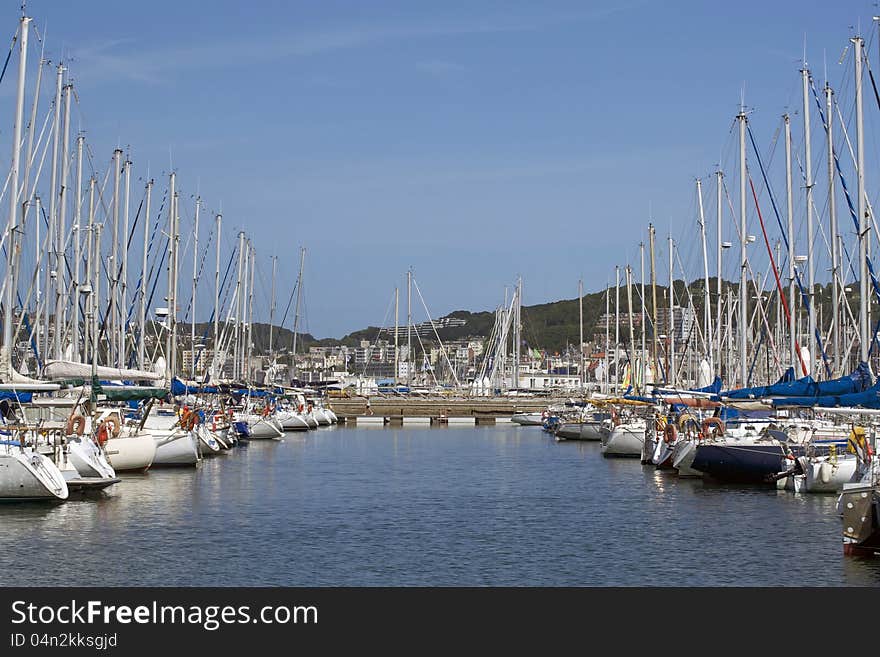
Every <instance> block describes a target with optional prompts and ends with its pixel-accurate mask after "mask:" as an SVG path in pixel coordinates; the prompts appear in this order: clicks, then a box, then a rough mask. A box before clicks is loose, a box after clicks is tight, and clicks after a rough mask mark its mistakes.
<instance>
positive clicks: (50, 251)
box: [13, 64, 64, 362]
mask: <svg viewBox="0 0 880 657" xmlns="http://www.w3.org/2000/svg"><path fill="white" fill-rule="evenodd" d="M63 79H64V66H63V65H61V64H59V65H58V67H57V70H56V75H55V118H54V123H53V124H52V125H53V127H52V178H51V182H50V183H49V186H50V193H49V226H48V229H47V231H46V235H47V237H46V252H47V256H49V255H51V259H50V258H49V257H47V258H46V277H45V285H44V286H43V361H44V362H45V361H46V360H47V359H48V357H49V316H50V313H49V300H50V299H51V298H52V289H53V277H52V272H53V271H57V270H58V251H57V244H56V236H55V217H56V214H55V212H56V207H55V206H56V195H55V190H56V189H58V140H59V139H60V137H61V89H62V86H63ZM16 143H17V142H16ZM13 196H14V195H13ZM38 219H39V217H38ZM37 223H39V221H38V222H37ZM53 267H54V269H53ZM56 323H57V318H56Z"/></svg>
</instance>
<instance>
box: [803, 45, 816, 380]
mask: <svg viewBox="0 0 880 657" xmlns="http://www.w3.org/2000/svg"><path fill="white" fill-rule="evenodd" d="M801 79H802V80H803V100H804V149H805V157H804V159H805V162H804V171H805V175H806V183H805V184H806V191H807V281H808V284H809V286H810V291H809V293H808V294H807V300H808V301H809V303H810V305H809V307H808V308H807V313H808V317H809V319H808V323H809V328H808V331H809V335H808V336H807V345H809V346H808V348H807V354H809V359H810V370H811V371H812V370H815V369H816V358H815V357H814V355H813V354H814V348H813V346H814V343H815V341H816V301H815V298H814V295H815V291H816V290H815V287H816V283H815V274H814V268H815V263H814V261H813V156H812V149H811V146H810V102H809V96H808V94H809V90H808V85H809V82H810V70H809V69H808V68H807V62H806V59H805V60H804V67H803V69H801Z"/></svg>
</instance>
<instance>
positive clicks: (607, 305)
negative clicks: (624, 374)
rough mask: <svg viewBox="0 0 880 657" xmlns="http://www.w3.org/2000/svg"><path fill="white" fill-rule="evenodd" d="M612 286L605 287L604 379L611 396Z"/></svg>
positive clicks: (605, 388)
mask: <svg viewBox="0 0 880 657" xmlns="http://www.w3.org/2000/svg"><path fill="white" fill-rule="evenodd" d="M610 319H611V286H610V285H605V376H604V377H603V379H604V381H603V383H604V384H605V386H604V390H605V394H606V395H607V394H609V391H610V390H611V387H610V386H609V383H610V382H611V372H610V370H609V369H608V368H609V367H610V366H611V363H610V360H609V358H608V349H609V347H610V344H609V342H610V341H609V338H610V337H611V322H610V321H609V320H610Z"/></svg>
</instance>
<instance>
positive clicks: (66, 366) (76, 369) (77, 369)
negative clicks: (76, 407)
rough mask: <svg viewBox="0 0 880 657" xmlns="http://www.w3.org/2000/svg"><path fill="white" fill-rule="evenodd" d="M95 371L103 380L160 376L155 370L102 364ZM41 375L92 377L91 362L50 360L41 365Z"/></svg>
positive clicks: (72, 377) (155, 377) (49, 377)
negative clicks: (131, 368) (122, 367)
mask: <svg viewBox="0 0 880 657" xmlns="http://www.w3.org/2000/svg"><path fill="white" fill-rule="evenodd" d="M97 373H98V378H99V379H104V380H107V379H111V380H129V381H132V380H137V381H158V380H159V379H161V378H162V376H161V375H159V374H156V373H155V372H147V371H146V370H129V369H119V368H116V367H105V366H103V365H98V367H97ZM43 376H45V377H46V378H47V379H50V380H52V381H63V380H66V379H90V378H91V377H92V365H91V363H75V362H73V361H69V360H50V361H47V362H46V365H45V366H44V367H43Z"/></svg>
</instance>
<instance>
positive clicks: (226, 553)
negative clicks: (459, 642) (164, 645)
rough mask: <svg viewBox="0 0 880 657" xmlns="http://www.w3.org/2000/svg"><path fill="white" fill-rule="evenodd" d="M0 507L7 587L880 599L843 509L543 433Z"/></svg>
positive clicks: (347, 438)
mask: <svg viewBox="0 0 880 657" xmlns="http://www.w3.org/2000/svg"><path fill="white" fill-rule="evenodd" d="M110 490H111V492H109V493H108V494H106V495H105V496H103V497H100V498H97V499H92V500H84V501H70V502H67V503H65V504H60V505H55V506H47V505H35V504H29V505H2V506H0V550H2V554H3V557H4V568H3V569H2V570H0V573H2V574H0V584H2V585H6V586H13V585H25V586H37V585H70V586H73V585H79V586H83V585H84V586H93V585H109V586H123V585H133V586H147V585H153V586H199V585H205V586H247V585H256V586H262V585H282V586H340V585H365V586H373V585H393V586H400V585H498V586H505V585H551V586H575V585H586V586H593V585H610V586H639V585H661V586H662V585H679V586H681V585H688V586H695V585H696V586H710V585H789V586H800V585H812V586H815V585H870V586H877V585H880V561H878V562H873V561H863V560H856V559H852V558H844V557H843V555H842V548H841V543H840V521H839V519H838V517H837V515H836V514H835V511H834V506H835V498H834V496H795V495H793V494H791V493H785V492H777V491H775V490H772V491H768V490H761V489H756V488H732V487H717V486H716V487H713V486H708V485H705V484H703V483H702V482H701V481H692V480H679V479H676V478H675V477H674V476H670V475H669V474H666V473H660V472H657V471H655V470H653V469H652V468H648V467H646V466H642V465H640V464H639V462H638V460H637V459H634V460H609V459H604V458H602V457H601V455H600V454H599V446H598V444H596V443H576V442H564V443H556V442H554V441H553V440H552V438H551V437H549V436H548V435H547V434H545V433H543V432H542V431H541V430H540V428H538V427H518V426H511V425H498V426H496V427H479V428H473V427H466V428H465V427H463V428H454V427H453V428H437V429H428V428H425V429H421V428H417V429H411V428H408V427H407V428H403V429H380V428H376V429H368V428H361V429H354V428H349V429H346V428H342V427H339V428H332V429H321V430H319V431H311V432H308V433H307V434H294V435H291V434H288V436H287V438H286V439H285V440H284V441H283V442H280V443H274V442H263V441H255V442H252V443H250V445H249V446H247V447H244V448H240V449H237V450H233V451H232V452H230V453H227V454H225V455H221V456H218V457H215V458H213V459H211V460H207V461H205V462H203V463H202V464H201V466H200V467H199V468H197V469H192V470H159V469H157V470H154V471H151V472H149V473H148V474H146V475H142V476H124V480H123V482H122V483H121V484H118V485H116V486H115V487H113V488H112V489H110Z"/></svg>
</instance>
